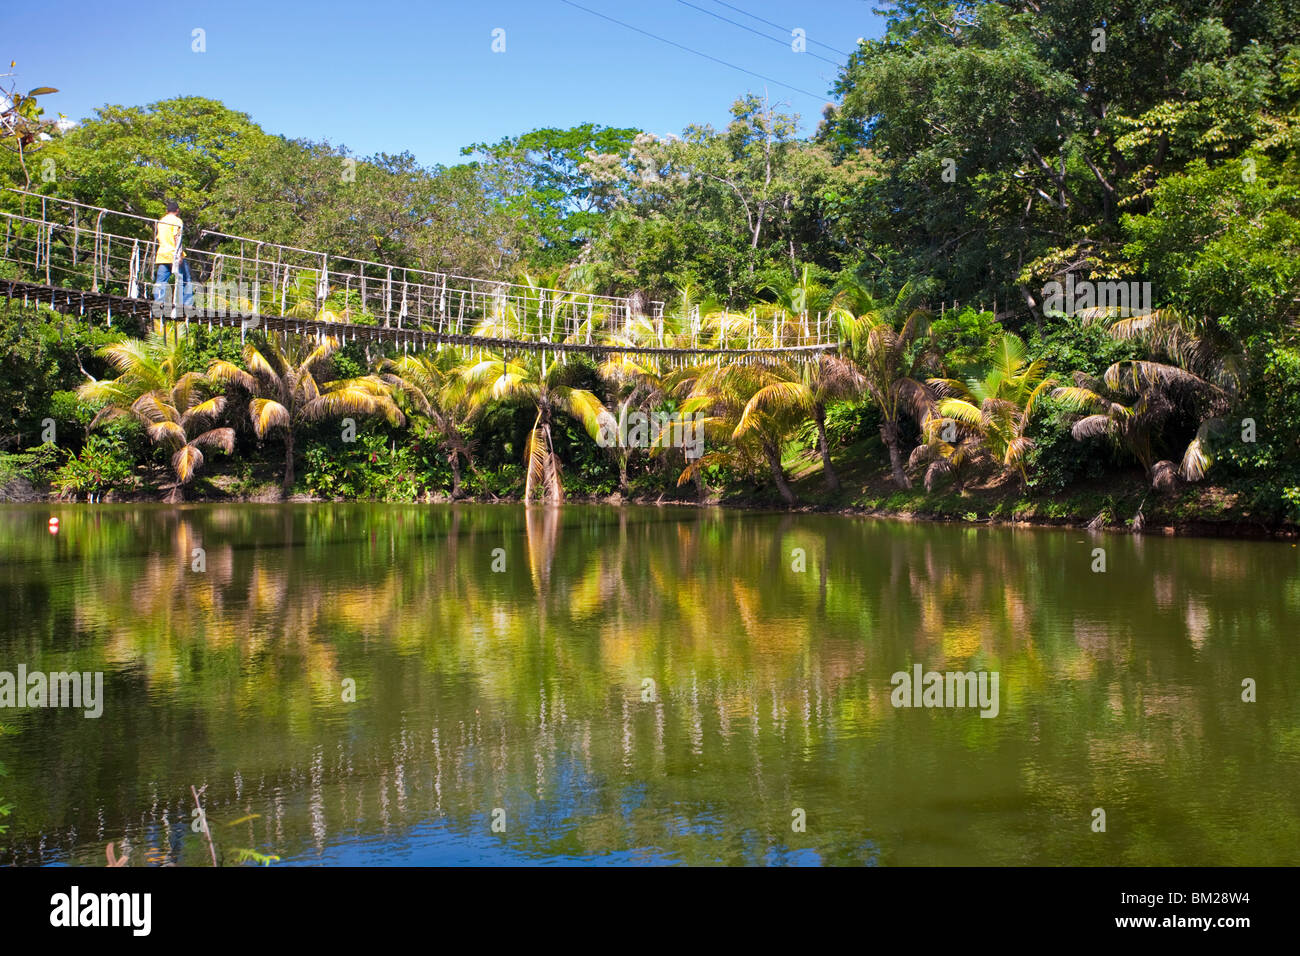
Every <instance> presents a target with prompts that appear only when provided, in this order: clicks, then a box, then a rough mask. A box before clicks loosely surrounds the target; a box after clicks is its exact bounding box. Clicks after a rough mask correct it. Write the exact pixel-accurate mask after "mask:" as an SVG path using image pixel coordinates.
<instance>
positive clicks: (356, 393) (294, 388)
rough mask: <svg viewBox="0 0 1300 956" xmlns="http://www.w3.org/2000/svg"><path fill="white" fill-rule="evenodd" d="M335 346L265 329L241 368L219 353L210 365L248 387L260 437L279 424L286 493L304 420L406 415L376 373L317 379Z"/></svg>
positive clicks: (399, 419)
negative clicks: (297, 433)
mask: <svg viewBox="0 0 1300 956" xmlns="http://www.w3.org/2000/svg"><path fill="white" fill-rule="evenodd" d="M328 315H329V314H328V313H325V316H326V317H328ZM339 347H340V342H339V340H338V339H337V338H335V337H333V336H329V335H321V336H319V337H318V338H313V337H312V336H306V335H294V334H291V333H288V332H267V333H266V334H265V335H264V336H262V337H261V341H260V343H259V342H256V341H253V340H250V341H249V342H248V344H246V345H245V346H244V352H243V359H244V366H245V367H244V368H240V367H239V366H238V365H235V364H233V363H232V362H227V361H225V360H221V359H218V360H217V361H215V362H213V363H212V364H211V366H209V368H208V375H209V377H210V378H212V379H213V380H214V381H218V382H226V383H230V384H234V385H238V386H239V387H240V388H242V389H244V390H245V391H246V392H248V393H249V395H250V396H251V400H250V401H249V403H248V414H249V418H250V419H251V420H252V423H253V430H254V431H255V432H256V433H257V436H258V437H259V438H265V437H266V436H267V435H269V434H271V432H273V431H275V430H277V429H278V430H280V431H281V432H282V434H283V436H284V482H283V485H282V488H283V492H284V493H285V494H286V495H287V494H288V493H289V490H290V489H291V488H292V487H293V481H294V469H293V454H294V436H295V433H296V432H297V431H298V430H299V429H300V428H302V427H303V426H304V425H305V424H307V423H308V422H315V421H321V420H324V419H327V418H338V417H342V416H344V415H383V416H384V417H385V418H386V419H387V420H388V422H389V423H390V424H392V425H400V424H402V423H403V422H404V421H405V417H404V416H403V415H402V412H401V410H400V409H399V408H398V407H397V404H396V403H395V402H394V401H393V397H392V394H391V391H390V389H389V387H388V385H387V384H386V383H385V382H384V381H383V380H382V379H380V378H379V377H378V376H377V375H365V376H360V377H357V378H347V379H337V380H333V381H318V379H319V378H320V377H322V376H324V375H327V374H328V373H329V370H330V367H331V362H330V358H331V357H332V356H333V355H334V353H335V352H336V351H337V350H338V349H339Z"/></svg>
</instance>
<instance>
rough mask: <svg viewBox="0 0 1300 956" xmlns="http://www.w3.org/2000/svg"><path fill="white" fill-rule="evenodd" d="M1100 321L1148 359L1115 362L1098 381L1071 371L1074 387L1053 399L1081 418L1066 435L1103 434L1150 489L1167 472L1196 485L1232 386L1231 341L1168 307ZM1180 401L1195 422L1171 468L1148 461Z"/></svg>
mask: <svg viewBox="0 0 1300 956" xmlns="http://www.w3.org/2000/svg"><path fill="white" fill-rule="evenodd" d="M1102 321H1105V322H1106V323H1107V326H1108V330H1109V332H1110V334H1111V335H1112V336H1114V337H1115V338H1117V339H1122V340H1129V339H1136V340H1138V341H1141V342H1143V343H1144V344H1145V345H1146V347H1147V349H1148V350H1149V354H1150V355H1151V356H1152V357H1151V358H1149V359H1145V360H1129V361H1123V362H1116V363H1115V364H1113V365H1111V366H1110V367H1109V368H1108V369H1106V371H1105V373H1104V374H1103V375H1102V378H1101V380H1100V381H1099V380H1097V379H1094V378H1092V377H1091V376H1088V375H1085V374H1083V373H1081V372H1076V373H1075V376H1074V385H1071V386H1065V387H1063V388H1058V389H1056V390H1055V391H1054V392H1053V393H1052V394H1053V397H1055V398H1057V399H1059V400H1060V401H1061V402H1063V403H1064V404H1065V406H1066V408H1068V409H1071V410H1074V411H1082V412H1087V413H1088V414H1087V415H1085V416H1084V417H1083V418H1081V419H1079V420H1078V421H1076V422H1075V423H1074V425H1073V426H1072V428H1071V429H1070V433H1071V434H1072V435H1073V436H1074V437H1075V439H1076V440H1078V441H1083V440H1084V439H1087V438H1093V437H1098V436H1105V437H1108V438H1110V439H1111V440H1112V441H1114V442H1116V443H1118V444H1121V445H1123V446H1124V447H1125V448H1127V449H1128V450H1129V451H1130V452H1131V453H1132V454H1133V456H1134V457H1135V458H1137V459H1138V461H1139V462H1141V463H1142V467H1143V469H1144V470H1145V471H1146V474H1147V477H1148V479H1149V480H1150V481H1151V483H1152V485H1153V486H1154V487H1157V488H1161V489H1164V488H1167V487H1168V486H1169V485H1170V484H1171V483H1172V481H1173V475H1174V473H1175V471H1176V473H1177V474H1179V475H1181V476H1182V477H1183V478H1185V479H1186V480H1188V481H1200V480H1201V479H1202V478H1204V477H1205V473H1206V472H1207V471H1208V470H1209V467H1210V465H1211V464H1212V463H1213V456H1212V453H1211V450H1210V444H1209V442H1210V437H1211V435H1212V434H1213V433H1214V432H1216V431H1217V430H1219V429H1220V428H1222V427H1224V425H1225V423H1226V420H1225V419H1224V417H1223V416H1224V413H1226V411H1227V410H1228V408H1229V406H1230V405H1231V403H1232V399H1233V397H1234V396H1235V395H1236V392H1237V389H1238V387H1239V383H1240V374H1241V373H1240V359H1241V356H1240V353H1239V352H1238V351H1237V349H1236V346H1235V343H1233V342H1232V340H1231V339H1230V338H1229V337H1228V336H1227V335H1226V333H1224V332H1223V330H1222V329H1220V328H1219V327H1218V325H1217V324H1213V323H1210V322H1207V321H1205V320H1197V319H1193V318H1191V317H1188V316H1186V315H1184V314H1182V313H1179V312H1177V311H1175V310H1172V309H1161V310H1156V311H1153V312H1151V313H1149V314H1147V315H1140V316H1127V317H1119V318H1116V317H1112V316H1106V317H1102ZM1182 400H1187V401H1182ZM1180 401H1182V404H1183V405H1184V406H1185V405H1186V404H1187V402H1190V403H1193V404H1195V405H1196V406H1197V407H1198V409H1199V424H1198V427H1197V431H1196V435H1195V436H1194V437H1193V438H1192V440H1191V441H1190V442H1188V444H1187V447H1186V448H1185V449H1184V450H1183V454H1182V457H1181V461H1180V462H1179V464H1178V465H1177V466H1176V468H1175V466H1174V465H1173V463H1172V462H1167V461H1157V460H1156V454H1157V452H1156V446H1155V437H1156V436H1157V435H1158V434H1159V433H1160V430H1161V427H1162V426H1163V425H1164V424H1165V423H1166V422H1167V421H1168V420H1169V418H1170V417H1171V416H1173V415H1174V413H1175V412H1176V411H1177V410H1178V409H1179V407H1180Z"/></svg>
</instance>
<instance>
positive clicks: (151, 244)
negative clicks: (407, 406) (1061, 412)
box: [0, 188, 840, 364]
mask: <svg viewBox="0 0 1300 956" xmlns="http://www.w3.org/2000/svg"><path fill="white" fill-rule="evenodd" d="M7 192H8V193H9V194H10V198H11V199H12V200H13V201H10V202H6V203H5V204H4V205H5V206H6V207H10V208H4V209H0V219H3V221H4V246H3V251H2V253H0V296H3V297H4V298H5V299H6V302H7V303H12V302H13V301H15V300H17V299H20V298H21V299H22V300H23V302H24V303H25V304H32V303H38V304H42V305H48V306H49V307H50V308H52V309H54V310H55V311H58V312H61V313H64V314H67V315H75V316H78V317H79V318H82V319H84V320H86V321H94V320H95V319H96V318H97V317H101V316H102V317H103V319H104V321H105V322H106V323H107V324H108V325H109V326H112V325H113V324H114V322H117V323H119V325H121V324H122V323H123V322H131V323H133V324H136V325H137V326H138V327H139V328H142V329H147V328H149V327H150V325H151V323H152V322H153V321H162V322H172V323H183V324H184V325H185V326H187V327H188V326H189V325H190V324H191V323H199V324H206V325H207V327H208V328H209V329H213V328H238V329H239V330H240V335H241V339H242V338H243V337H244V335H245V334H246V333H247V332H248V331H250V330H254V329H261V330H264V331H269V332H282V333H288V334H296V335H303V336H311V337H315V338H318V339H320V338H324V337H326V336H328V337H332V338H335V339H337V340H341V341H343V342H365V343H387V344H389V345H391V346H393V347H395V348H400V349H402V350H403V351H422V350H426V349H429V348H438V349H441V348H443V347H455V348H461V349H468V350H475V349H478V350H482V351H484V352H494V351H495V352H501V353H506V354H508V353H512V352H540V353H542V355H543V360H544V361H545V357H546V355H547V353H550V354H551V355H553V356H555V357H557V358H562V359H563V358H566V357H567V356H568V355H569V354H570V353H573V354H586V355H590V356H592V357H593V358H595V359H601V358H605V357H610V356H622V355H645V356H651V357H656V358H659V359H661V360H668V361H670V362H673V363H683V364H684V363H687V362H699V361H705V360H708V359H710V358H716V359H722V358H726V359H728V360H730V361H737V362H772V361H778V360H779V361H792V360H793V361H810V360H816V359H817V358H818V356H819V355H821V354H822V353H825V352H828V351H833V350H835V349H838V348H839V346H840V342H839V341H838V338H837V329H836V327H835V325H834V323H833V322H832V321H831V318H830V316H829V315H826V316H823V315H821V314H817V315H815V316H812V315H808V314H806V313H805V314H802V315H792V314H786V313H781V314H774V315H773V317H772V320H771V322H770V328H769V323H768V322H767V321H766V320H765V319H760V318H759V317H758V316H757V315H756V314H755V313H750V314H747V315H737V314H734V313H722V314H721V315H713V316H703V315H701V314H700V310H699V308H698V307H695V308H693V309H691V310H690V311H689V313H688V314H686V315H682V316H675V317H674V316H668V317H666V316H665V314H664V303H662V302H656V301H646V300H645V299H644V298H641V297H635V296H630V297H620V296H608V295H598V294H596V293H592V292H584V291H566V290H562V289H551V288H543V287H541V286H537V285H533V284H528V283H518V282H508V281H501V280H495V279H484V278H471V277H467V276H458V275H453V274H449V273H441V272H430V271H426V270H422V269H416V268H408V267H403V266H394V265H389V264H386V263H380V262H371V261H366V260H361V259H353V258H349V257H345V256H335V255H330V254H328V253H325V252H317V251H312V250H309V249H299V248H296V247H293V246H287V245H281V244H279V243H273V242H268V241H265V240H260V239H252V238H248V237H246V236H236V235H230V234H227V233H222V232H217V231H214V230H201V231H199V232H198V235H197V236H196V237H193V242H192V244H191V243H190V238H191V237H188V236H186V235H185V234H184V232H182V235H181V239H180V242H179V243H178V245H181V247H182V248H184V252H185V261H186V262H187V263H188V265H189V268H190V273H191V282H192V292H193V294H192V301H190V299H191V295H189V294H187V293H189V292H191V289H190V287H188V286H187V285H186V284H185V283H183V282H182V281H181V278H180V276H178V275H175V274H173V275H172V276H171V279H170V281H169V282H166V283H164V284H163V287H162V288H158V287H156V286H155V282H154V260H155V254H156V251H157V242H156V239H155V236H154V225H155V222H156V220H154V219H153V218H151V217H148V216H140V215H136V214H134V213H128V212H122V211H117V210H111V209H106V208H103V207H98V206H89V205H86V204H83V203H78V202H73V201H71V200H67V199H59V198H55V197H51V196H42V195H39V194H36V193H31V192H27V191H24V190H19V189H12V188H11V189H8V190H7ZM12 207H17V208H16V209H15V208H12ZM173 271H176V270H173Z"/></svg>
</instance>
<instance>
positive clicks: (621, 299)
mask: <svg viewBox="0 0 1300 956" xmlns="http://www.w3.org/2000/svg"><path fill="white" fill-rule="evenodd" d="M4 189H5V191H7V192H11V193H15V194H17V195H19V196H26V197H28V198H31V199H36V200H40V201H42V202H44V203H55V204H58V205H63V206H70V207H77V208H80V209H86V210H90V211H93V212H98V213H104V214H108V215H113V216H120V217H123V218H126V219H134V220H137V221H139V222H142V223H147V224H148V225H149V227H150V229H152V227H153V224H154V223H156V222H157V217H154V216H143V215H140V214H139V213H133V212H125V211H123V210H120V209H109V208H107V207H105V206H95V205H91V204H89V203H83V202H78V201H77V200H75V199H65V198H63V197H61V196H47V195H44V194H42V193H36V192H32V191H30V190H26V189H19V188H18V187H16V186H6V187H4ZM19 218H24V219H27V220H28V221H31V222H44V221H45V220H32V219H30V218H29V217H26V216H22V215H21V214H20V215H19ZM60 225H62V224H60ZM86 228H87V229H89V227H86ZM114 235H115V237H118V238H125V239H135V238H138V237H133V236H123V235H121V234H114ZM198 235H199V237H200V238H201V237H203V236H216V237H218V238H219V239H223V240H228V241H233V242H240V243H251V244H253V245H254V246H255V247H261V248H263V249H266V250H268V251H272V252H274V251H275V250H280V251H282V252H293V253H298V254H301V255H307V256H311V257H312V258H313V259H318V260H322V261H325V262H327V263H334V262H343V263H351V264H353V265H358V266H361V267H362V269H363V270H364V269H365V268H366V267H373V268H375V269H378V270H383V271H385V272H387V270H390V269H391V270H394V271H397V270H401V271H402V273H403V274H404V275H405V276H407V277H410V276H417V277H419V276H425V277H429V278H432V279H435V280H437V281H435V282H429V283H421V284H422V285H425V286H428V287H430V288H433V287H438V286H445V285H446V283H448V282H450V281H458V282H470V283H474V284H481V285H486V286H490V287H492V288H493V289H499V290H501V291H503V292H504V293H505V294H506V295H537V294H538V293H546V294H547V295H555V296H572V297H578V298H581V299H582V300H583V301H584V302H588V301H590V302H592V303H609V304H613V305H616V306H618V307H623V308H626V307H627V304H628V303H630V302H632V301H633V298H632V297H631V296H613V295H603V294H600V293H595V292H585V291H581V290H575V289H555V288H551V287H549V286H534V285H528V284H527V283H523V282H512V281H510V280H506V279H495V278H487V277H484V276H465V275H460V274H458V273H454V272H434V271H432V270H428V269H421V268H419V267H416V266H402V265H394V264H392V263H387V262H379V261H377V260H373V259H357V258H355V257H353V256H345V255H334V254H332V253H327V252H322V251H321V250H319V249H303V248H300V247H298V246H290V245H286V244H285V243H279V242H272V241H270V240H267V239H257V238H255V237H252V236H241V235H238V234H235V233H228V232H221V231H220V230H216V229H202V230H200V231H199V233H198ZM191 248H193V247H191ZM194 251H200V250H197V249H196V250H194ZM223 254H225V253H223ZM240 258H243V256H242V254H241V256H240ZM300 268H308V267H306V266H300ZM334 271H350V270H334ZM360 274H361V273H358V275H360ZM514 290H518V291H517V292H516V291H514ZM646 304H647V305H648V306H649V308H650V311H651V314H652V315H654V316H656V317H657V316H659V315H661V314H662V313H663V308H664V303H663V302H662V301H660V300H658V299H650V300H647V302H646Z"/></svg>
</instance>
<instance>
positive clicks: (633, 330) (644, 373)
mask: <svg viewBox="0 0 1300 956" xmlns="http://www.w3.org/2000/svg"><path fill="white" fill-rule="evenodd" d="M609 341H610V344H611V345H614V346H617V345H629V346H630V345H644V344H648V343H650V342H655V341H657V338H656V330H655V329H654V327H653V326H652V323H651V322H650V320H649V319H646V318H645V317H638V318H637V319H635V320H634V321H633V322H631V323H629V324H628V327H627V328H626V329H625V330H624V333H623V334H621V335H616V336H613V337H612V338H611V339H610V340H609ZM597 371H598V373H599V375H600V378H601V381H603V382H604V383H605V386H606V388H607V390H608V391H607V397H608V398H609V399H610V400H611V405H612V406H613V407H612V408H611V409H610V410H609V411H610V416H611V417H610V419H609V420H608V421H607V422H606V428H607V429H608V430H609V431H612V432H614V433H615V434H618V435H626V434H627V429H628V419H629V416H630V415H631V414H632V413H633V412H640V413H641V414H643V415H646V416H647V417H649V416H650V415H651V414H652V413H653V412H654V410H655V409H656V408H657V407H658V406H660V405H661V404H662V403H663V399H664V397H665V390H664V382H665V375H664V369H663V368H662V366H661V363H660V361H659V360H658V359H655V358H653V357H651V356H649V355H646V354H638V353H635V352H611V353H609V354H608V356H607V357H606V359H605V361H603V362H601V364H600V366H599V368H598V369H597ZM612 450H613V452H614V456H615V458H616V459H617V460H618V487H619V492H620V493H621V494H623V495H627V493H628V478H627V470H628V463H629V461H630V459H631V456H632V455H633V454H634V453H635V452H636V451H637V449H636V448H634V447H630V446H628V445H625V444H624V443H623V442H621V441H620V442H616V443H615V444H614V446H613V448H612Z"/></svg>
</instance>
